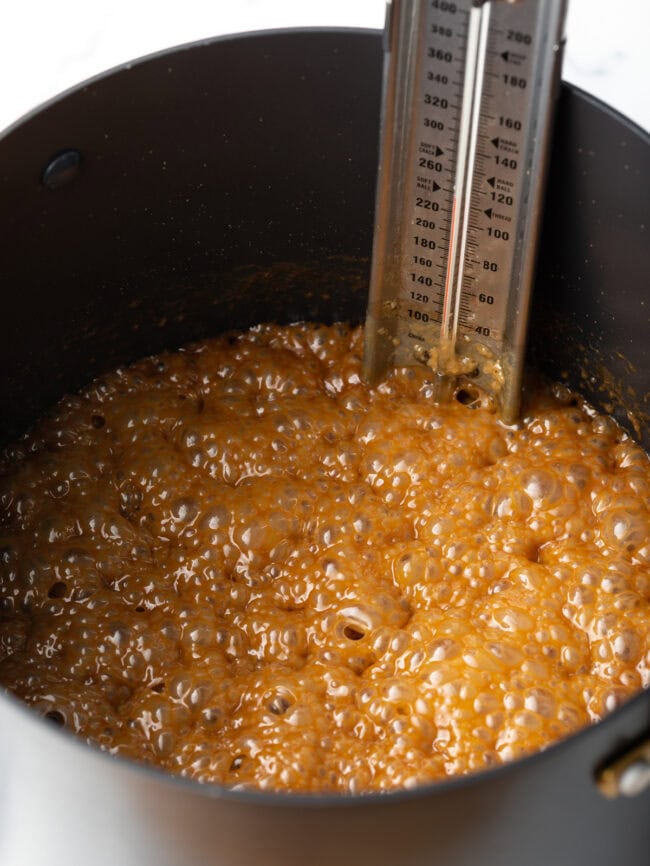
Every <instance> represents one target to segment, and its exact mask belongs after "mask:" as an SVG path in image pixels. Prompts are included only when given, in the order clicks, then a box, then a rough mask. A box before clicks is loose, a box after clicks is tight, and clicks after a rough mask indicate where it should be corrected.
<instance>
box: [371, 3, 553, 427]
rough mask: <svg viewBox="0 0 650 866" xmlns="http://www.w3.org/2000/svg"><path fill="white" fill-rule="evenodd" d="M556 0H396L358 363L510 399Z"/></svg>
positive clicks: (514, 389)
mask: <svg viewBox="0 0 650 866" xmlns="http://www.w3.org/2000/svg"><path fill="white" fill-rule="evenodd" d="M565 7H566V3H565V0H517V2H515V3H509V2H505V0H488V2H483V3H472V2H470V0H455V2H452V0H393V3H392V4H391V6H390V7H389V15H388V18H387V20H388V25H387V40H386V49H387V55H386V66H385V79H384V105H383V116H382V142H381V156H380V170H379V177H378V189H377V208H376V227H375V238H374V246H373V262H372V274H371V286H370V299H369V307H368V317H367V322H366V353H365V371H366V376H367V377H368V378H369V379H370V380H374V379H376V378H378V376H380V375H381V374H382V373H383V372H385V370H386V369H387V368H388V367H390V366H394V365H397V366H403V365H409V364H418V363H420V364H428V365H429V366H430V367H431V369H432V370H433V371H434V372H435V373H436V381H437V383H438V389H437V390H438V396H439V398H440V399H444V398H446V397H448V396H449V395H450V394H451V393H452V392H453V388H454V385H455V383H456V380H457V378H458V377H459V376H463V375H464V376H470V377H471V379H472V381H473V382H475V383H476V384H477V385H478V386H479V387H480V388H481V389H483V390H484V391H485V392H487V393H488V394H490V395H492V396H493V397H494V399H495V400H496V402H497V404H498V405H499V407H500V411H501V414H502V416H503V418H504V420H506V421H507V422H511V421H513V420H514V419H515V418H516V416H517V414H518V408H519V392H520V386H521V376H522V368H523V354H524V344H525V333H526V324H527V318H528V307H529V298H530V291H531V285H532V278H533V269H534V262H535V250H536V246H537V235H538V231H539V224H540V216H541V203H542V195H543V188H544V175H545V167H546V162H547V156H548V151H549V143H550V130H551V122H552V112H553V103H554V97H555V93H556V89H557V88H556V85H557V83H558V81H559V68H560V48H561V44H562V40H561V35H562V27H563V22H564V16H565Z"/></svg>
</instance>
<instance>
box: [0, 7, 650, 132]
mask: <svg viewBox="0 0 650 866" xmlns="http://www.w3.org/2000/svg"><path fill="white" fill-rule="evenodd" d="M384 6H385V0H229V2H227V0H212V2H207V0H182V2H177V0H111V2H110V3H107V2H99V3H97V2H93V0H66V2H65V3H64V4H61V3H52V2H49V0H23V2H22V3H11V4H10V3H9V2H6V3H3V4H2V9H1V10H0V81H1V82H2V89H1V90H0V130H1V129H4V128H5V127H6V126H8V125H9V124H10V123H12V122H13V121H15V120H16V119H18V118H19V117H20V116H21V115H22V114H25V112H27V111H29V110H30V109H32V108H34V107H35V106H36V105H38V104H39V103H40V102H43V101H44V100H46V99H49V98H50V97H52V96H55V95H56V94H57V93H60V92H61V91H62V90H65V89H67V88H68V87H71V86H72V85H74V84H76V83H78V82H79V81H83V80H84V79H86V78H88V77H90V76H92V75H95V74H97V73H98V72H102V71H103V70H105V69H109V68H110V67H112V66H115V65H117V64H119V63H122V62H124V61H127V60H133V59H134V58H136V57H140V56H141V55H143V54H149V53H151V52H153V51H157V50H159V49H161V48H166V47H168V46H171V45H178V44H181V43H183V42H190V41H193V40H196V39H203V38H206V37H209V36H216V35H220V34H224V33H235V32H242V31H247V30H261V29H268V28H277V27H298V26H347V27H376V28H379V27H381V26H382V25H383V21H384ZM569 6H570V8H569V16H568V22H567V36H568V42H567V49H566V54H565V63H564V77H565V78H566V79H567V80H568V81H571V82H573V83H574V84H577V85H578V86H579V87H582V88H583V89H585V90H587V91H589V92H591V93H593V94H595V95H596V96H598V97H599V98H600V99H602V100H604V101H605V102H608V103H609V104H610V105H612V106H614V108H617V109H618V110H619V111H622V112H623V113H624V114H626V115H627V116H628V117H630V118H631V119H632V120H634V121H635V122H636V123H638V124H640V125H641V126H643V127H645V128H646V129H650V88H649V87H648V83H649V82H650V75H649V73H650V52H649V50H648V34H650V0H615V2H605V0H570V2H569Z"/></svg>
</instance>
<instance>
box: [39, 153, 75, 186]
mask: <svg viewBox="0 0 650 866" xmlns="http://www.w3.org/2000/svg"><path fill="white" fill-rule="evenodd" d="M80 168H81V154H80V153H79V151H78V150H65V151H63V153H59V154H58V155H57V156H55V157H54V159H52V160H51V161H50V162H49V163H48V165H47V166H46V167H45V169H44V170H43V174H42V175H41V182H42V183H43V185H44V186H46V187H47V188H48V189H59V188H60V187H62V186H65V185H66V184H67V183H70V181H72V180H74V179H75V177H76V176H77V175H78V174H79V169H80Z"/></svg>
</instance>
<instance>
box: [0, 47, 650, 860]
mask: <svg viewBox="0 0 650 866" xmlns="http://www.w3.org/2000/svg"><path fill="white" fill-rule="evenodd" d="M381 54H382V49H381V36H380V34H379V33H378V32H363V31H357V32H354V31H335V30H323V31H295V32H277V33H263V34H254V35H248V36H245V37H239V38H227V39H217V40H213V41H209V42H202V43H198V44H196V45H191V46H188V47H184V48H180V49H176V50H173V51H170V52H166V53H163V54H160V55H157V56H155V57H152V58H150V59H147V60H143V61H141V62H137V63H134V64H132V65H129V66H128V67H125V68H122V69H118V70H116V71H114V72H113V73H110V74H108V75H105V76H102V77H100V78H98V79H95V80H93V81H91V82H89V83H86V84H85V85H82V86H80V87H78V88H77V89H75V90H73V91H71V92H69V93H68V94H66V95H64V96H63V97H62V98H60V99H57V100H54V101H53V102H52V103H50V104H49V105H47V106H45V107H44V108H42V109H41V110H39V111H37V112H35V113H33V114H32V115H30V116H29V117H27V118H26V119H25V120H23V121H22V122H20V123H19V124H17V125H16V126H15V127H13V128H12V129H10V130H9V131H7V133H6V134H5V135H4V137H3V138H2V139H1V140H0V226H1V227H2V255H1V257H0V269H1V279H2V325H1V327H2V341H1V342H0V355H1V363H2V370H3V376H2V381H1V382H0V405H1V406H2V412H1V418H0V440H1V441H2V442H6V441H8V440H9V439H11V438H12V437H15V436H16V435H18V434H19V433H20V432H21V431H22V430H23V429H25V428H26V427H27V426H28V425H29V424H30V422H32V421H33V420H34V419H35V418H36V417H37V416H38V415H39V413H41V412H42V411H43V410H44V409H46V408H47V407H48V406H50V405H51V404H52V403H54V402H55V401H56V400H57V398H58V397H60V396H61V395H62V394H63V393H64V392H66V391H70V390H74V389H78V388H79V387H81V386H82V385H83V384H85V383H86V382H88V381H89V380H90V379H91V378H92V377H93V376H95V375H97V374H99V373H101V372H104V371H107V370H109V369H111V368H112V367H114V366H116V365H118V364H120V363H125V362H128V361H131V360H133V359H135V358H137V357H140V356H142V355H145V354H148V353H151V352H157V351H160V350H162V349H163V348H174V347H176V346H179V345H181V344H183V343H186V342H188V341H190V340H193V339H196V338H199V337H203V336H206V335H211V334H215V333H217V332H219V331H222V330H224V329H226V328H231V327H244V326H248V325H250V324H253V323H255V322H258V321H265V320H276V321H285V322H286V321H290V320H296V319H321V320H325V321H333V320H336V319H354V320H360V319H361V318H362V317H363V313H364V306H365V297H366V291H367V278H368V260H369V254H370V245H371V238H372V223H373V203H374V186H375V174H376V168H377V140H378V120H379V97H380V83H381V63H382V56H381ZM649 153H650V143H649V140H648V137H647V136H646V135H644V134H643V133H642V132H641V131H640V130H638V129H637V128H635V127H634V126H633V125H631V124H630V123H628V122H627V121H626V120H624V119H623V118H621V117H620V116H618V115H616V114H614V113H613V112H612V111H610V110H609V109H607V108H606V107H604V106H602V105H600V104H598V103H597V102H595V101H594V100H593V99H591V98H590V97H589V96H587V95H586V94H584V93H581V92H579V91H576V90H575V89H573V88H570V87H566V86H565V87H564V88H563V91H562V94H561V98H560V106H559V116H558V124H557V135H556V141H555V148H554V154H553V159H552V166H551V172H550V188H549V194H548V199H547V208H546V217H545V226H544V234H543V241H542V248H541V253H540V260H539V268H538V275H537V282H536V290H535V305H534V310H533V315H532V325H531V342H530V357H531V362H532V363H535V364H537V365H539V366H540V367H541V368H542V369H544V370H545V371H547V372H548V373H550V374H551V375H552V376H554V377H560V378H563V379H566V380H567V381H568V382H569V383H570V384H572V385H574V386H577V387H579V388H580V390H582V391H583V392H584V393H586V394H587V396H588V397H589V398H590V399H591V400H592V401H593V402H595V403H596V404H597V405H599V406H601V407H603V408H605V409H607V410H609V411H610V412H612V413H613V414H614V416H615V417H616V418H617V419H618V420H619V421H620V422H621V423H622V424H623V425H625V426H626V427H627V429H629V430H630V431H631V432H632V433H633V434H634V435H635V436H636V437H637V438H638V439H639V440H641V441H643V442H644V443H645V445H646V447H647V446H649V445H650V439H649V438H648V437H649V432H648V431H649V427H648V423H647V420H648V412H649V411H650V409H649V396H648V391H649V374H648V368H649V364H648V343H649V339H648V309H649V308H650V296H649V290H648V287H649V286H650V278H649V274H648V265H647V251H646V244H647V240H646V238H647V232H648V226H649V225H650V218H649V217H650V215H649V214H648V188H649V187H648V180H649V175H650V169H649V165H648V155H649ZM649 737H650V693H644V694H641V695H639V696H638V697H637V698H636V699H634V700H632V701H631V702H629V703H628V704H627V705H626V706H624V707H623V708H621V709H619V710H618V711H616V712H615V713H613V714H612V715H611V716H610V717H609V718H608V719H606V720H605V721H604V722H601V723H600V724H598V725H596V726H594V727H592V728H590V729H588V730H585V731H584V732H582V733H580V734H578V735H577V736H574V737H572V738H570V739H568V740H567V741H565V742H562V743H560V744H558V745H556V746H553V747H551V748H549V749H548V750H546V751H545V752H543V753H541V754H538V755H535V756H532V757H530V758H528V759H526V760H523V761H519V762H516V763H514V764H512V765H510V766H506V767H503V768H499V769H495V770H492V771H489V772H485V773H481V774H479V775H476V776H474V777H467V778H462V779H458V780H452V781H449V782H445V783H443V784H437V785H432V786H428V787H425V788H422V789H419V790H416V791H410V792H402V793H394V794H390V795H367V796H359V797H356V798H341V797H320V796H310V797H305V796H293V795H277V794H276V795H273V794H261V793H252V792H231V791H227V790H224V789H221V788H218V787H216V786H215V787H210V786H205V787H200V786H198V785H196V784H193V783H188V782H187V781H183V780H179V779H171V778H168V777H166V776H165V775H164V774H162V773H161V772H158V771H156V770H152V769H147V768H142V767H138V766H135V765H131V764H129V763H127V762H125V761H122V760H118V759H115V758H111V757H110V756H108V755H106V754H103V753H99V752H96V751H95V750H93V749H91V748H89V747H87V746H85V745H84V744H82V743H81V742H78V741H77V740H75V739H73V738H72V736H70V735H68V734H66V732H65V731H64V732H61V731H59V730H55V729H53V728H52V726H49V725H47V724H46V723H45V722H43V721H42V720H41V719H39V718H38V717H37V716H36V715H35V714H32V713H31V712H29V711H28V710H26V709H25V708H23V706H22V705H19V704H18V702H17V701H15V700H14V699H13V698H11V697H10V696H0V862H1V863H3V864H5V866H18V864H20V866H26V864H29V866H32V864H34V866H36V864H38V866H41V864H43V863H50V864H53V866H58V864H63V863H66V864H71V866H72V864H75V866H77V864H78V866H81V864H83V866H87V864H94V866H104V864H106V866H108V864H110V866H113V864H117V863H119V864H121V866H130V864H143V863H147V864H149V863H150V864H156V866H181V864H183V866H198V864H201V866H204V864H220V866H235V864H238V866H262V864H265V866H307V864H309V866H335V864H336V866H352V864H354V866H359V864H373V866H388V864H391V866H416V864H417V866H425V864H426V866H432V864H438V866H476V864H482V866H510V864H512V866H515V864H516V866H548V864H553V866H580V864H585V866H586V864H588V866H609V864H613V863H620V864H625V866H641V864H646V863H647V862H648V857H649V856H650V854H649V852H650V829H649V823H648V821H649V816H650V790H648V789H646V790H645V792H643V793H639V794H638V795H637V796H633V797H618V798H616V799H614V800H608V799H605V798H604V797H603V796H602V794H601V793H600V791H599V790H598V788H597V786H596V781H595V780H596V778H597V777H598V776H599V774H600V773H601V771H602V770H603V769H605V768H606V767H607V766H608V765H609V764H610V763H611V762H612V761H613V760H615V759H616V758H620V757H621V756H625V755H626V754H628V753H629V750H630V749H631V748H633V747H634V746H635V745H638V744H641V743H642V742H644V740H647V739H648V738H649Z"/></svg>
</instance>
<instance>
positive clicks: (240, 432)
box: [0, 325, 650, 793]
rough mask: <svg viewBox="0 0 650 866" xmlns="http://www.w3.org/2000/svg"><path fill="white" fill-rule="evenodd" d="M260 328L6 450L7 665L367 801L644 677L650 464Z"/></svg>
mask: <svg viewBox="0 0 650 866" xmlns="http://www.w3.org/2000/svg"><path fill="white" fill-rule="evenodd" d="M362 339H363V337H362V332H361V330H360V329H350V328H347V327H345V326H341V325H335V326H332V327H325V326H317V325H295V326H290V327H276V326H260V327H258V328H255V329H253V330H252V331H250V332H248V333H244V334H239V335H235V336H232V335H231V336H230V337H223V338H220V339H216V340H213V341H209V342H205V343H202V344H199V345H195V346H191V347H189V348H187V349H185V350H183V351H180V352H177V353H169V354H164V355H160V356H158V357H156V358H150V359H146V360H143V361H141V362H139V363H137V364H135V365H134V366H132V367H130V368H128V369H119V370H117V371H116V372H115V373H113V374H111V375H108V376H105V377H103V378H102V379H99V380H97V381H95V382H94V383H92V384H91V385H90V386H89V387H88V388H87V389H86V390H85V391H84V392H83V393H82V394H81V395H80V396H76V397H69V398H66V399H64V400H63V401H62V402H61V403H60V404H59V405H58V406H57V407H56V408H55V410H54V411H53V412H52V413H50V415H49V416H48V417H47V418H44V419H43V420H42V421H41V422H40V423H38V424H37V425H36V427H35V428H34V429H33V430H32V431H31V432H30V433H29V434H28V435H26V436H25V437H24V438H23V439H22V440H21V441H20V442H18V443H17V444H16V445H14V446H12V447H10V448H8V449H6V450H5V452H4V455H3V457H2V460H1V461H0V473H1V477H0V507H1V511H0V683H1V684H3V685H4V686H5V687H6V688H7V689H10V690H11V691H13V692H15V693H16V694H17V695H18V696H19V697H21V698H22V699H23V700H25V701H26V702H27V703H29V704H31V705H32V706H33V707H34V708H35V709H36V710H37V711H38V712H40V713H41V714H44V715H47V716H49V718H51V719H53V720H54V721H57V722H59V723H61V724H64V725H65V726H67V727H68V728H70V729H71V730H72V731H75V732H76V733H78V734H79V735H80V736H81V737H84V738H85V739H87V740H88V741H89V742H91V743H95V744H97V745H99V746H100V747H101V748H103V749H107V750H109V751H110V752H112V753H114V754H121V755H125V756H128V757H131V758H133V759H135V760H138V761H144V762H148V763H153V764H157V765H159V766H161V767H163V768H165V769H167V770H169V771H171V772H173V773H180V774H183V775H186V776H189V777H192V778H194V779H198V780H200V781H204V782H219V783H224V784H226V785H229V786H247V787H256V788H263V789H282V790H296V791H313V792H316V791H338V792H345V793H359V792H363V791H369V790H390V789H394V788H400V787H412V786H415V785H418V784H422V783H425V782H428V781H432V780H436V779H440V778H443V777H446V776H450V775H454V774H463V773H469V772H472V771H476V770H480V769H482V768H485V767H489V766H492V765H495V764H499V763H501V762H504V761H510V760H512V759H514V758H517V757H519V756H521V755H525V754H528V753H530V752H532V751H534V750H537V749H540V748H543V747H545V746H546V745H548V744H549V743H552V742H554V741H556V740H558V739H559V738H562V737H565V736H567V735H568V734H570V733H572V732H574V731H576V730H578V729H579V728H581V727H582V726H584V725H587V724H589V723H591V722H593V721H596V720H598V719H601V718H602V717H603V716H604V715H605V714H606V713H608V712H610V711H611V710H613V709H614V708H616V707H617V706H618V705H619V704H621V702H623V701H625V700H626V699H627V698H628V697H629V696H631V695H632V694H634V693H635V692H637V691H638V690H639V689H641V688H643V687H647V686H648V685H650V645H649V639H648V631H649V623H650V529H649V501H650V463H649V461H648V458H647V456H646V455H645V453H644V452H643V451H642V450H641V449H640V448H639V447H637V446H636V445H635V444H634V443H633V442H632V441H631V440H630V439H629V438H627V436H626V435H625V434H624V433H623V432H622V431H621V429H620V428H618V427H617V426H616V424H614V422H613V421H611V420H610V419H608V418H606V417H602V416H599V415H597V414H595V413H594V412H593V411H591V410H590V409H589V407H588V406H586V405H585V404H584V403H583V402H582V401H581V400H579V399H578V398H575V397H574V396H573V395H571V394H569V393H568V392H567V391H566V390H565V389H562V388H555V389H554V390H550V389H547V390H545V391H544V390H540V391H538V392H536V393H534V394H533V395H529V397H528V400H527V403H526V406H525V414H524V417H523V419H522V421H521V423H520V424H518V425H517V426H515V427H511V428H508V427H505V426H504V425H503V424H502V423H501V422H500V421H499V419H498V417H497V416H496V415H495V414H493V413H492V412H490V411H488V410H486V409H484V408H481V407H480V406H479V407H476V406H467V405H463V404H462V403H461V402H458V401H454V402H452V403H450V404H449V405H444V406H443V405H435V404H434V403H433V402H432V396H431V395H432V386H431V384H430V382H429V381H428V377H427V371H426V370H424V369H423V370H417V369H412V368H410V369H404V370H398V371H395V372H394V373H392V374H391V375H390V376H389V377H388V378H387V379H386V380H385V381H383V382H382V383H380V384H379V385H378V386H377V387H374V388H369V387H368V386H367V385H365V384H364V383H363V382H362V381H361V377H360V376H361V361H360V356H361V351H362Z"/></svg>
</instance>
